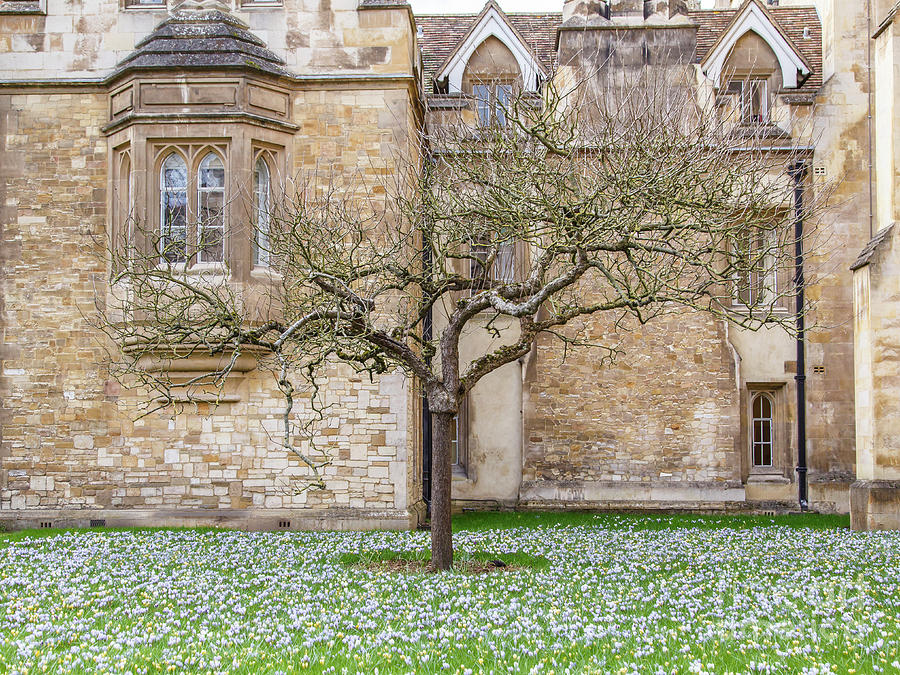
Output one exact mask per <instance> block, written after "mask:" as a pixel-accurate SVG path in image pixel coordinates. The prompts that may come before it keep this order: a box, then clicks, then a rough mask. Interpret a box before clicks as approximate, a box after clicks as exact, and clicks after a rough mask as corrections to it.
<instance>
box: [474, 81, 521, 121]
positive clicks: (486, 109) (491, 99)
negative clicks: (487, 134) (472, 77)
mask: <svg viewBox="0 0 900 675" xmlns="http://www.w3.org/2000/svg"><path fill="white" fill-rule="evenodd" d="M514 84H515V83H514V82H513V81H511V80H505V79H503V80H478V81H476V82H474V83H473V84H472V100H473V101H474V105H475V123H476V126H477V127H478V128H479V129H486V128H489V127H497V128H501V129H503V128H505V127H506V113H507V110H508V107H509V102H510V100H512V97H513V86H514ZM480 92H481V93H482V95H479V93H480ZM500 92H503V94H502V95H501V94H500ZM483 94H486V95H487V96H486V97H485V96H484V95H483ZM504 98H505V99H506V100H503V99H504Z"/></svg>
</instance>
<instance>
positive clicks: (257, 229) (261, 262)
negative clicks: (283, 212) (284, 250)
mask: <svg viewBox="0 0 900 675" xmlns="http://www.w3.org/2000/svg"><path fill="white" fill-rule="evenodd" d="M268 154H269V153H267V152H266V151H264V150H260V151H258V152H255V153H254V155H253V157H254V159H253V205H252V208H253V242H252V247H253V251H252V261H251V262H252V266H253V267H254V268H270V267H271V266H272V259H271V255H272V252H271V251H270V250H269V249H268V245H269V241H270V233H271V227H272V221H271V216H272V167H271V166H270V161H269V158H268V157H267V155H268ZM260 166H263V167H265V171H266V191H265V192H266V193H265V197H266V204H265V208H261V205H260V189H259V182H258V179H257V176H258V175H259V173H258V168H259V167H260ZM263 217H264V220H265V225H264V226H263V225H261V224H260V221H261V220H262V219H263ZM260 239H264V243H263V244H262V246H261V245H260Z"/></svg>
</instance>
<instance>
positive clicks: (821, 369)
mask: <svg viewBox="0 0 900 675" xmlns="http://www.w3.org/2000/svg"><path fill="white" fill-rule="evenodd" d="M812 370H813V372H814V373H815V374H816V375H824V374H825V366H813V369H812Z"/></svg>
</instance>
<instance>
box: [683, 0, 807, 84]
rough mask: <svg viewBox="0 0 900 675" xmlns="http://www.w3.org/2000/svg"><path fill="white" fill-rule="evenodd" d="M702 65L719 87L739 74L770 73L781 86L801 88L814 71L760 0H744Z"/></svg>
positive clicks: (767, 74)
mask: <svg viewBox="0 0 900 675" xmlns="http://www.w3.org/2000/svg"><path fill="white" fill-rule="evenodd" d="M700 66H701V68H702V69H703V72H704V73H705V74H706V76H707V77H709V78H710V79H711V80H712V81H713V85H714V86H715V87H716V88H717V89H721V88H723V87H727V86H728V82H727V81H726V80H729V79H731V77H732V75H735V74H736V75H738V76H739V77H745V78H746V77H748V76H749V77H758V76H762V75H766V76H767V77H766V79H767V80H768V79H769V78H771V81H772V83H773V84H774V85H775V86H776V87H777V89H778V90H781V89H797V88H799V87H800V86H802V85H803V83H804V82H805V81H806V79H807V78H808V77H809V76H810V75H811V74H812V67H811V65H810V63H809V61H808V60H807V58H806V57H805V56H804V55H803V53H802V52H801V51H800V49H799V48H798V47H797V45H796V44H794V42H793V41H792V40H791V38H790V37H789V36H788V34H787V32H785V30H784V28H783V27H782V26H781V25H780V24H779V23H778V21H777V20H776V19H775V17H774V16H773V15H772V13H771V12H769V11H768V10H767V9H766V7H765V6H764V5H763V4H762V3H761V2H759V0H746V2H744V4H743V5H742V6H741V8H740V9H739V10H738V11H737V12H736V13H735V15H734V17H732V19H731V21H730V22H729V24H728V25H727V26H726V27H725V29H724V30H723V31H722V33H721V34H720V35H719V37H718V39H717V40H716V41H715V43H714V44H713V45H712V47H711V48H710V49H709V51H708V52H707V53H706V56H704V57H703V59H702V60H701V62H700ZM754 71H760V72H759V73H754ZM763 71H765V72H763ZM760 81H761V80H760Z"/></svg>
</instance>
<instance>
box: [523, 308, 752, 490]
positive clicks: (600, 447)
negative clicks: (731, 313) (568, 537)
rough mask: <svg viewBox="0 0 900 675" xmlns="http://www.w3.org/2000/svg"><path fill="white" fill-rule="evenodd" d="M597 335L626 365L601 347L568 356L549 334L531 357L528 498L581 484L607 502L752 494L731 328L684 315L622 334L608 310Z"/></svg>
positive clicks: (594, 328) (593, 329)
mask: <svg viewBox="0 0 900 675" xmlns="http://www.w3.org/2000/svg"><path fill="white" fill-rule="evenodd" d="M587 335H588V336H589V338H590V339H592V340H596V341H597V342H599V343H605V344H618V345H619V349H620V350H621V354H620V355H619V356H618V357H617V360H616V362H615V363H614V364H612V365H609V366H603V365H600V364H599V359H600V357H601V356H602V354H600V353H598V352H597V351H595V350H592V349H587V348H585V349H572V350H569V351H568V352H566V351H565V350H563V349H562V348H561V346H560V345H559V343H558V342H557V341H555V340H553V339H551V338H549V337H547V338H542V339H541V340H540V341H539V343H538V345H537V347H536V349H535V351H534V353H533V355H532V358H531V360H530V363H529V366H528V368H529V369H528V372H527V374H526V393H525V396H526V404H525V432H524V435H525V450H524V475H523V490H522V491H523V498H526V499H542V500H546V499H550V500H567V499H571V498H572V497H573V496H574V495H576V494H578V491H580V494H581V495H582V498H583V499H585V500H588V501H603V502H605V501H610V502H615V501H640V500H643V499H650V500H662V501H679V500H686V501H688V502H691V501H693V502H701V501H702V502H722V501H732V500H734V499H743V489H741V487H740V486H741V469H740V467H741V458H740V455H739V451H738V448H737V443H738V437H739V430H740V419H739V414H738V413H739V411H738V401H739V398H738V390H737V386H736V382H735V370H734V355H733V352H732V350H731V347H730V345H729V344H728V342H727V339H726V334H725V328H724V326H723V325H722V324H721V323H720V322H718V321H715V320H714V319H712V318H710V317H706V316H702V315H698V314H686V313H685V314H679V315H677V316H671V317H668V318H659V319H657V320H654V321H651V322H649V323H648V324H646V325H644V326H640V327H639V326H630V327H629V329H628V330H623V331H617V330H616V329H615V328H614V327H613V325H612V319H611V318H610V317H603V316H599V317H595V318H592V319H591V320H590V321H589V323H588V333H587ZM592 486H593V487H592ZM573 487H574V488H577V489H576V492H575V493H572V491H571V488H573ZM635 488H638V490H635ZM640 488H644V489H643V490H641V489H640ZM585 490H588V491H591V490H593V493H594V494H595V497H594V498H593V499H591V498H590V497H589V496H588V495H587V494H585ZM570 493H571V495H572V496H570Z"/></svg>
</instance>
